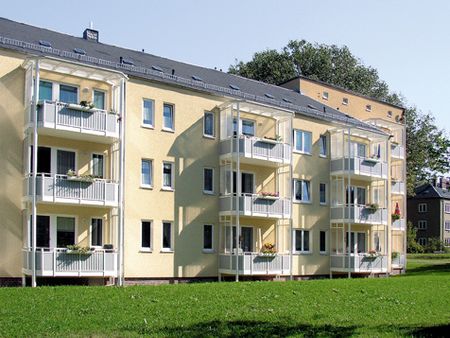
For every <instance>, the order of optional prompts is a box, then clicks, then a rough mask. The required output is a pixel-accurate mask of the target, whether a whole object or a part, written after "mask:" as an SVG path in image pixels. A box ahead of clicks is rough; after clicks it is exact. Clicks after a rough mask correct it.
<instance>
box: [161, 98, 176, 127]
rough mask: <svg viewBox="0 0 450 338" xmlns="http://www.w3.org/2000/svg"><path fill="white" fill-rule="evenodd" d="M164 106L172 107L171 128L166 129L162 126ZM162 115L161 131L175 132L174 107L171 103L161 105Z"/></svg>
mask: <svg viewBox="0 0 450 338" xmlns="http://www.w3.org/2000/svg"><path fill="white" fill-rule="evenodd" d="M165 106H171V107H172V128H169V127H166V126H165V125H164V107H165ZM162 113H163V116H162V120H163V121H162V124H163V127H162V130H163V131H168V132H171V133H173V132H174V131H175V105H174V104H173V103H169V102H164V103H163V112H162Z"/></svg>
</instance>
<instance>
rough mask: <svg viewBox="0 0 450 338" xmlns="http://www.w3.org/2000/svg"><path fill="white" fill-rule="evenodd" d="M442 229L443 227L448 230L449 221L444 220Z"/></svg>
mask: <svg viewBox="0 0 450 338" xmlns="http://www.w3.org/2000/svg"><path fill="white" fill-rule="evenodd" d="M444 229H445V231H450V221H445V223H444Z"/></svg>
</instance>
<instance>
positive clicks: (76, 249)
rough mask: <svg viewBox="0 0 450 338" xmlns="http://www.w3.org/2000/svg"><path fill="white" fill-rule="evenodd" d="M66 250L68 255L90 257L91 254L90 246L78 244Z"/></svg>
mask: <svg viewBox="0 0 450 338" xmlns="http://www.w3.org/2000/svg"><path fill="white" fill-rule="evenodd" d="M66 248H67V253H69V254H79V255H88V254H90V253H91V248H89V247H88V246H79V245H77V244H74V245H68V246H67V247H66Z"/></svg>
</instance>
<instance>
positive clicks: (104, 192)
mask: <svg viewBox="0 0 450 338" xmlns="http://www.w3.org/2000/svg"><path fill="white" fill-rule="evenodd" d="M26 180H27V183H26V185H25V187H26V189H27V191H26V193H25V195H26V196H28V197H29V198H31V197H32V194H33V177H32V176H31V175H30V176H28V177H27V178H26ZM118 191H119V185H118V184H117V183H114V182H111V181H109V180H104V179H94V180H93V181H92V182H85V181H80V180H78V177H74V178H71V177H68V176H66V175H47V174H38V176H37V177H36V196H37V200H38V201H39V202H43V203H63V204H79V205H86V206H107V207H117V206H118Z"/></svg>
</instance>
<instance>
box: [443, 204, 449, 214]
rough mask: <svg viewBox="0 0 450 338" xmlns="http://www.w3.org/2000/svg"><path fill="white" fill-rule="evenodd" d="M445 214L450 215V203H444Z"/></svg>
mask: <svg viewBox="0 0 450 338" xmlns="http://www.w3.org/2000/svg"><path fill="white" fill-rule="evenodd" d="M444 212H445V213H446V214H450V203H444Z"/></svg>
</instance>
